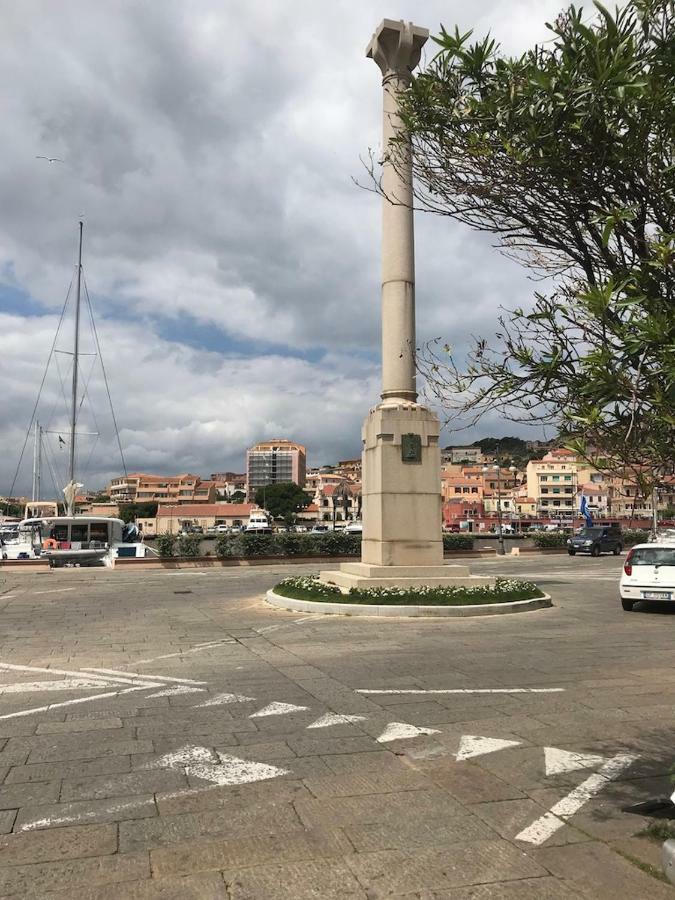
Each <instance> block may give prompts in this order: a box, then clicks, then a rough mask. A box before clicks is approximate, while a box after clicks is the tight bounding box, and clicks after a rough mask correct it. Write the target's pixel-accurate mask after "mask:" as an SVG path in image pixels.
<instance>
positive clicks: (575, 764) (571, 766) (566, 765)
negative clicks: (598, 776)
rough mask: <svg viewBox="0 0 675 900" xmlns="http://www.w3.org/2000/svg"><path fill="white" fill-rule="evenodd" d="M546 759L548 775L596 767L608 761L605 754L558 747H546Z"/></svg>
mask: <svg viewBox="0 0 675 900" xmlns="http://www.w3.org/2000/svg"><path fill="white" fill-rule="evenodd" d="M544 761H545V765H546V774H547V775H559V774H561V773H562V772H575V771H576V770H577V769H595V768H596V767H597V766H601V765H602V764H603V763H604V762H606V761H607V757H605V756H595V755H593V754H591V753H570V752H569V751H568V750H559V749H558V748H557V747H544Z"/></svg>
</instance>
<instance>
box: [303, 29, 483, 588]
mask: <svg viewBox="0 0 675 900" xmlns="http://www.w3.org/2000/svg"><path fill="white" fill-rule="evenodd" d="M428 36H429V33H428V31H427V30H426V29H425V28H418V27H417V26H415V25H412V24H410V23H406V22H395V21H392V20H391V19H384V21H383V22H382V23H381V24H380V25H379V27H378V28H377V30H376V32H375V34H374V35H373V38H372V40H371V42H370V44H369V45H368V48H367V50H366V55H367V56H368V57H369V58H371V59H373V60H374V61H375V62H376V63H377V65H378V66H379V69H380V71H381V73H382V85H383V90H384V104H383V105H384V123H383V154H384V162H383V179H382V185H383V192H384V197H383V201H382V204H383V207H382V402H381V403H380V404H378V405H377V406H376V407H374V408H373V409H371V410H370V413H369V414H368V416H367V418H366V420H365V422H364V425H363V432H362V437H363V457H362V460H363V489H362V496H363V512H362V518H363V540H362V545H361V546H362V550H361V562H360V563H344V564H343V565H342V566H340V570H339V571H331V572H322V573H321V578H322V580H324V581H325V582H327V583H332V584H337V585H339V586H340V587H342V588H343V589H348V588H350V587H392V586H396V587H411V586H419V585H439V586H442V585H449V584H464V583H470V584H476V583H480V582H481V581H482V579H476V578H471V577H470V572H469V570H468V568H467V567H466V566H444V565H443V539H442V533H441V478H440V474H441V459H440V448H439V445H438V441H439V431H440V428H439V422H438V418H437V417H436V416H435V415H434V413H433V412H432V411H431V410H429V409H426V408H425V407H423V406H421V405H420V404H418V403H417V390H416V387H415V240H414V223H413V210H412V201H413V196H412V163H411V156H410V151H409V147H407V146H406V145H405V143H404V144H401V143H400V142H397V143H396V145H395V146H393V147H392V145H391V141H392V140H393V139H394V138H396V137H398V136H401V135H403V131H402V122H401V117H400V113H399V97H400V93H401V91H403V90H405V88H406V87H407V86H408V85H409V84H410V79H411V77H412V70H413V69H414V68H415V66H416V65H417V64H418V62H419V60H420V55H421V51H422V47H423V46H424V43H425V41H426V40H427V38H428Z"/></svg>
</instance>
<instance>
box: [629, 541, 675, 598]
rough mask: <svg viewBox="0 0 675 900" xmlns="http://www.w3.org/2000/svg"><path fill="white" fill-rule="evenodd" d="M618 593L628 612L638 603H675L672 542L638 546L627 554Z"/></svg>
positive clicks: (674, 557) (674, 564)
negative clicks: (642, 601) (654, 601)
mask: <svg viewBox="0 0 675 900" xmlns="http://www.w3.org/2000/svg"><path fill="white" fill-rule="evenodd" d="M619 593H620V595H621V606H622V607H623V608H624V609H625V610H626V611H627V612H629V611H630V610H631V609H632V608H633V606H634V604H636V603H639V602H640V601H641V600H666V601H668V600H670V601H675V541H668V542H666V543H656V544H638V545H637V546H636V547H633V549H632V550H629V551H628V554H627V556H626V559H625V561H624V564H623V572H622V573H621V585H620V588H619Z"/></svg>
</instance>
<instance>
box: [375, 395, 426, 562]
mask: <svg viewBox="0 0 675 900" xmlns="http://www.w3.org/2000/svg"><path fill="white" fill-rule="evenodd" d="M438 435H439V424H438V419H437V418H436V416H435V415H434V414H433V413H432V412H430V411H429V410H428V409H425V408H424V407H423V406H419V405H418V404H417V403H402V402H401V401H400V400H399V401H397V402H396V403H395V404H394V403H391V404H390V403H387V402H386V401H385V402H384V403H382V404H380V405H379V406H376V407H375V408H374V409H372V410H371V411H370V413H369V414H368V418H367V419H366V421H365V423H364V427H363V434H362V436H363V456H362V466H363V543H362V545H361V560H362V562H364V563H366V564H370V565H374V566H442V565H443V539H442V535H441V494H440V471H441V459H440V448H439V446H438Z"/></svg>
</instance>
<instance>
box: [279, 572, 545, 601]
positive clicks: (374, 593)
mask: <svg viewBox="0 0 675 900" xmlns="http://www.w3.org/2000/svg"><path fill="white" fill-rule="evenodd" d="M274 592H275V594H279V595H280V596H281V597H289V598H290V599H292V600H314V601H318V602H323V603H354V604H357V605H364V604H373V605H377V606H474V605H479V604H480V605H482V604H485V603H513V602H514V601H516V600H532V599H533V598H534V597H541V596H542V594H543V591H542V590H541V588H539V587H537V585H536V584H533V583H532V582H531V581H516V580H514V579H511V578H497V579H495V585H494V587H487V586H485V585H476V586H475V587H447V588H440V587H418V588H369V589H367V590H359V589H357V588H352V589H351V590H350V591H349V593H348V594H343V593H342V592H341V591H340V588H338V587H335V586H334V585H329V584H323V583H322V582H320V581H318V576H316V575H302V576H299V577H296V578H284V580H283V581H280V582H279V584H278V585H277V586H276V587H275V588H274Z"/></svg>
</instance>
